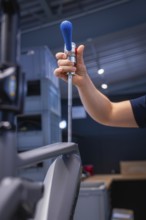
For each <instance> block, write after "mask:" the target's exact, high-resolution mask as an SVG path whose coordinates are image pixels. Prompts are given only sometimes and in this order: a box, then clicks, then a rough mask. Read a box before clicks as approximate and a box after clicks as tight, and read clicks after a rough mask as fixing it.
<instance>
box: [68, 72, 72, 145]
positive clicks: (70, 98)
mask: <svg viewBox="0 0 146 220" xmlns="http://www.w3.org/2000/svg"><path fill="white" fill-rule="evenodd" d="M71 141H72V73H69V74H68V142H71Z"/></svg>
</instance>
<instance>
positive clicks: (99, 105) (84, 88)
mask: <svg viewBox="0 0 146 220" xmlns="http://www.w3.org/2000/svg"><path fill="white" fill-rule="evenodd" d="M77 89H78V92H79V95H80V98H81V101H82V103H83V105H84V107H85V109H86V111H87V112H88V114H89V115H90V116H91V117H92V118H93V119H94V120H95V121H97V122H99V123H101V124H108V123H109V122H108V121H109V116H110V113H111V111H112V103H111V102H110V100H109V99H108V98H107V97H106V96H105V95H103V94H102V93H101V92H100V91H98V90H97V89H96V87H95V86H94V84H93V83H92V81H91V79H90V78H89V76H88V75H86V77H85V79H84V81H83V82H82V85H80V86H77Z"/></svg>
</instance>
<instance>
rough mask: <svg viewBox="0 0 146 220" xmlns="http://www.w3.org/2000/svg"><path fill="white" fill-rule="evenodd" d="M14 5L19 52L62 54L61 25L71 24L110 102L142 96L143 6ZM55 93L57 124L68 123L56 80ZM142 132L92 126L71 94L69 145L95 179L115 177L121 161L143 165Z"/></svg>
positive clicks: (108, 2) (123, 1)
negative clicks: (99, 175) (18, 24)
mask: <svg viewBox="0 0 146 220" xmlns="http://www.w3.org/2000/svg"><path fill="white" fill-rule="evenodd" d="M19 3H20V8H21V32H22V42H21V47H22V51H25V50H26V49H29V48H32V47H41V46H44V45H46V46H47V47H48V48H49V49H50V51H51V52H52V54H53V56H54V55H55V53H56V52H58V51H63V47H64V45H63V44H64V42H63V39H62V35H61V32H60V27H59V26H60V23H61V22H62V21H63V20H70V21H71V22H72V24H73V41H74V42H75V43H76V44H77V45H79V44H84V45H85V53H84V59H85V63H86V66H87V69H88V73H89V75H90V77H91V79H92V80H93V82H94V84H95V85H96V87H97V88H98V89H99V90H100V91H102V92H103V93H104V94H106V95H107V96H108V97H109V98H110V99H111V100H113V101H120V100H125V99H129V98H135V97H138V96H140V95H143V94H145V93H146V13H145V9H146V1H145V0H84V1H83V0H78V1H76V0H29V1H25V0H19ZM48 62H49V60H48ZM22 67H23V65H22ZM101 69H102V70H101ZM99 70H100V72H98V71H99ZM52 74H53V71H52ZM32 88H33V87H32ZM59 92H60V96H59V97H60V101H61V116H60V119H59V120H65V121H67V84H66V83H64V82H63V81H60V80H59ZM57 129H59V127H58V128H57ZM55 132H56V131H55ZM145 132H146V130H145V129H128V128H126V129H122V128H111V127H106V126H102V125H100V124H98V123H96V122H94V121H93V120H92V119H91V118H90V117H89V116H88V114H87V113H86V112H85V111H84V108H83V106H82V103H81V102H80V99H79V96H78V93H77V90H76V89H75V88H74V89H73V141H74V142H76V143H78V145H79V149H80V153H81V157H82V161H83V164H92V165H93V166H94V172H95V173H119V172H120V165H119V164H120V161H124V160H128V161H129V160H130V161H131V160H145V159H146V135H145ZM61 138H62V139H61V140H62V141H66V140H67V129H66V128H64V129H62V130H61Z"/></svg>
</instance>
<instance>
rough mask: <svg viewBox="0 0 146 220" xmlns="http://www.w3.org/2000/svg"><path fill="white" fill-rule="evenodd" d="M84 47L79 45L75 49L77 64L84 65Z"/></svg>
mask: <svg viewBox="0 0 146 220" xmlns="http://www.w3.org/2000/svg"><path fill="white" fill-rule="evenodd" d="M84 48H85V47H84V45H80V46H79V47H78V48H77V62H78V64H84V59H83V54H84Z"/></svg>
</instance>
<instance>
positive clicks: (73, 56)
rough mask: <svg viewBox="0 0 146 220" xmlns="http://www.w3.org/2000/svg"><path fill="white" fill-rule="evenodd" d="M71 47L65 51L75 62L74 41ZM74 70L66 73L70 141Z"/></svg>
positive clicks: (69, 140) (70, 135)
mask: <svg viewBox="0 0 146 220" xmlns="http://www.w3.org/2000/svg"><path fill="white" fill-rule="evenodd" d="M71 45H72V49H71V51H67V50H66V49H65V52H66V53H67V55H68V59H69V60H70V61H71V62H73V63H74V65H75V63H76V44H75V43H74V42H72V43H71ZM74 74H75V73H74V72H69V73H68V142H71V141H72V77H73V76H74Z"/></svg>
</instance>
